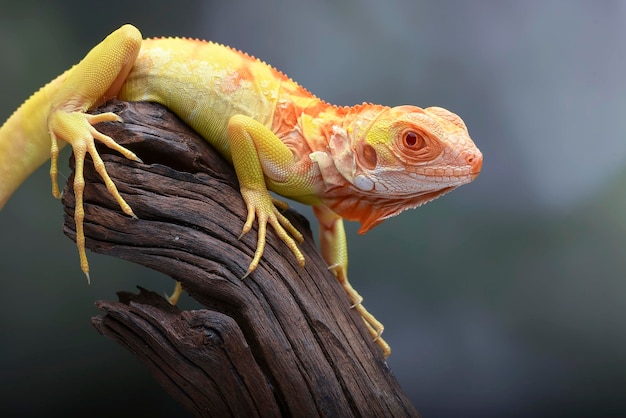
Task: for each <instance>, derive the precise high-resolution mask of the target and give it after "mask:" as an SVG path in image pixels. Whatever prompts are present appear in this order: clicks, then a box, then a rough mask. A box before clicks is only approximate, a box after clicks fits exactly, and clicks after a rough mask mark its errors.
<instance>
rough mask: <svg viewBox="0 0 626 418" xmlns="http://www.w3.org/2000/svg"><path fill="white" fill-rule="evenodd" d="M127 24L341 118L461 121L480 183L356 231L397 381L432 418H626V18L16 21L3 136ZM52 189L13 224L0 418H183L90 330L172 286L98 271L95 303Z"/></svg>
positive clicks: (561, 8)
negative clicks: (419, 111) (451, 117)
mask: <svg viewBox="0 0 626 418" xmlns="http://www.w3.org/2000/svg"><path fill="white" fill-rule="evenodd" d="M126 22H129V23H133V24H135V25H136V26H138V27H139V29H140V30H142V32H143V34H144V36H147V37H152V36H172V35H178V36H187V37H198V38H204V39H210V40H213V41H217V42H221V43H225V44H228V45H231V46H233V47H236V48H239V49H241V50H244V51H246V52H248V53H250V54H253V55H255V56H257V57H260V58H262V59H263V60H265V61H267V62H269V63H271V64H272V65H274V66H275V67H277V68H278V69H280V70H281V71H283V72H285V73H286V74H288V75H289V76H291V77H293V78H294V79H295V80H296V81H298V82H299V83H300V84H302V85H303V86H305V87H307V88H308V89H309V90H311V91H312V92H314V93H315V94H316V95H318V96H319V97H321V98H323V99H325V100H327V101H330V102H332V103H335V104H339V105H351V104H355V103H361V102H363V101H367V102H377V103H383V104H387V105H392V106H393V105H400V104H415V105H419V106H422V107H426V106H431V105H437V106H443V107H446V108H448V109H450V110H452V111H454V112H456V113H458V114H459V115H461V116H462V117H463V119H464V120H465V122H466V124H467V125H468V127H469V130H470V133H471V135H472V137H473V139H474V141H475V142H476V144H477V145H478V146H479V147H480V148H481V150H482V151H483V153H484V165H483V172H482V174H481V176H480V177H479V178H478V179H477V180H476V181H475V182H474V183H472V184H470V185H468V186H464V187H462V188H460V189H459V190H457V191H455V192H454V193H452V194H450V195H447V196H445V197H444V198H442V199H439V200H437V201H435V202H433V203H430V204H428V205H426V206H424V207H422V208H419V209H417V210H414V211H409V212H405V213H403V214H402V215H400V216H399V217H396V218H394V219H392V220H388V221H386V222H385V223H383V224H382V225H381V226H379V227H377V228H376V229H375V230H373V231H372V232H370V233H368V234H367V235H365V236H358V235H357V234H356V230H357V227H358V226H357V225H356V224H349V225H348V235H349V236H348V242H349V248H350V261H351V264H350V269H349V273H350V278H351V282H352V284H353V285H354V286H355V287H356V289H357V290H358V291H359V292H360V293H361V294H362V295H363V296H364V297H365V306H366V307H367V308H368V309H369V310H370V311H371V312H372V313H374V314H375V315H376V317H377V318H378V319H379V320H381V321H382V322H383V323H384V324H385V326H386V328H385V334H384V336H385V338H386V340H387V341H388V342H389V343H390V344H391V346H392V348H393V354H392V355H391V357H390V358H389V365H390V367H391V369H392V370H393V372H394V373H395V375H396V376H397V378H398V380H399V381H400V384H401V385H402V387H403V388H404V390H405V392H406V393H407V394H408V396H409V397H410V399H411V400H412V402H413V403H414V405H415V406H416V407H417V409H418V410H419V411H420V412H421V413H422V414H423V415H424V416H425V417H460V416H462V417H473V416H480V417H492V416H507V417H515V416H529V415H532V416H535V417H539V416H569V417H578V416H580V417H592V416H597V417H613V416H614V417H623V416H626V396H625V395H626V393H625V391H626V331H625V329H624V328H625V327H624V325H625V321H626V185H625V181H626V170H625V169H624V167H626V137H625V134H626V122H625V121H626V117H625V116H624V115H625V114H626V83H625V82H624V81H623V80H624V75H625V74H626V2H624V1H603V2H596V1H574V0H571V1H565V0H563V1H551V2H544V1H541V0H527V1H524V2H518V1H487V0H485V1H482V0H472V1H452V0H449V1H437V0H419V1H416V0H388V1H385V2H378V1H374V0H364V1H354V0H353V1H349V0H344V1H336V2H329V1H323V2H312V1H311V2H297V1H279V0H273V1H266V2H254V1H251V0H246V1H232V2H224V1H222V2H207V1H191V0H177V1H176V2H172V1H157V0H152V1H151V2H150V3H145V4H144V5H143V6H140V5H135V4H134V3H133V2H127V1H119V0H107V1H106V2H100V3H97V2H96V3H89V2H84V1H80V2H79V1H75V0H71V1H70V0H65V1H63V2H41V3H40V4H39V3H37V2H33V1H29V0H21V1H6V0H2V1H0V57H1V58H0V90H1V91H2V94H1V95H0V120H3V119H5V118H6V117H8V116H9V115H10V114H11V113H12V112H13V110H14V109H15V108H17V106H18V105H19V104H20V103H21V102H22V101H23V100H25V99H26V98H27V97H28V96H29V95H30V94H31V93H32V92H34V91H35V90H37V89H38V88H39V87H40V86H41V85H43V84H44V83H46V82H48V81H49V80H50V79H52V78H53V77H55V76H56V75H58V74H60V73H61V72H62V71H63V70H65V69H66V68H68V67H69V66H70V65H71V64H73V63H75V62H78V61H79V60H80V58H82V56H83V55H84V54H85V53H86V52H87V51H88V50H89V49H90V48H91V47H92V46H94V45H95V44H96V43H97V42H99V41H100V40H102V39H103V38H104V37H105V36H106V35H107V34H108V33H110V32H111V31H112V30H114V29H116V28H117V27H119V26H120V25H121V24H122V23H126ZM67 156H68V153H67V152H66V153H65V154H64V158H63V159H62V160H61V162H60V167H61V180H62V181H64V180H65V178H67V176H69V174H70V170H69V168H68V167H67ZM48 170H49V166H48V165H47V164H46V165H45V166H44V167H42V168H41V169H40V170H39V171H38V172H37V173H36V174H35V175H33V176H32V177H31V178H30V179H29V180H28V181H27V182H26V183H25V184H24V186H23V187H22V188H21V189H20V190H19V191H18V192H17V193H16V194H15V195H14V196H13V197H12V199H11V200H10V201H9V202H8V204H7V205H6V206H5V208H4V209H3V211H2V212H1V213H0V231H1V232H0V278H1V283H2V288H3V297H2V303H1V304H0V415H2V416H61V415H62V416H85V415H87V416H92V417H97V416H120V417H121V416H130V415H134V416H152V417H161V416H162V417H165V416H168V417H169V416H184V415H185V411H183V410H182V408H181V407H180V406H178V404H176V403H175V402H174V401H172V400H171V399H170V398H169V397H168V396H167V395H166V394H165V392H164V391H163V390H161V388H160V387H159V386H158V385H157V384H156V383H155V382H153V381H152V379H151V377H150V375H149V373H148V372H147V370H146V369H145V368H144V367H143V366H142V365H141V364H139V363H138V362H137V361H136V360H135V359H134V357H133V356H132V355H131V354H129V353H128V352H126V351H125V350H124V349H123V348H121V347H120V346H118V345H117V344H116V343H114V342H112V341H110V340H108V339H105V338H102V337H101V336H100V335H99V334H98V333H97V332H96V331H95V329H94V328H93V327H92V326H91V325H90V317H91V316H93V315H97V314H98V311H97V310H96V309H95V307H94V301H96V300H98V299H115V292H116V291H118V290H131V291H132V290H134V289H135V286H136V285H142V286H145V287H147V288H149V289H152V290H155V291H159V292H165V291H170V290H171V284H172V283H171V281H170V280H169V279H167V278H165V277H163V276H161V275H159V274H157V273H155V272H152V271H149V270H147V269H145V268H142V267H139V266H136V265H133V264H131V263H128V262H124V261H121V260H117V259H113V258H109V257H104V256H99V255H97V254H90V255H89V260H90V262H91V269H92V284H91V285H90V286H88V285H87V283H86V281H85V279H84V276H83V275H82V273H81V272H80V269H79V265H78V256H77V252H76V249H75V245H74V243H73V242H72V241H70V240H69V239H68V238H67V237H65V236H64V235H63V233H62V232H61V225H62V208H61V204H60V203H59V202H57V201H55V200H54V199H53V198H52V196H51V194H50V184H49V176H48ZM0 181H2V180H1V179H0ZM303 211H304V212H305V214H307V215H309V216H310V214H311V212H310V211H309V210H308V209H307V210H303ZM184 303H187V302H183V306H185V305H184Z"/></svg>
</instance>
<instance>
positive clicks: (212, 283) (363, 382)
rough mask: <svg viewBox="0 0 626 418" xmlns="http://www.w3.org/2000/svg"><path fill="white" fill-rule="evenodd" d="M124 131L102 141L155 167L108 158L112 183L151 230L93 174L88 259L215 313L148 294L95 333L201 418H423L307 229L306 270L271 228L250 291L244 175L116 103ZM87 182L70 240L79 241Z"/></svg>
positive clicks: (148, 107)
mask: <svg viewBox="0 0 626 418" xmlns="http://www.w3.org/2000/svg"><path fill="white" fill-rule="evenodd" d="M98 111H113V112H115V113H117V114H119V115H120V116H121V117H122V118H123V119H124V122H125V123H124V124H120V123H102V124H99V125H98V129H99V130H100V131H101V132H103V133H105V134H107V135H110V136H111V137H113V138H115V140H116V141H117V142H118V143H120V144H122V145H124V146H126V147H128V148H129V149H131V150H133V151H134V152H136V153H137V154H138V155H139V156H140V158H142V159H143V161H144V164H140V163H135V162H133V161H129V160H126V159H124V158H123V157H120V156H118V155H116V154H115V153H113V152H112V151H110V150H108V149H106V148H103V147H100V148H99V150H100V152H101V155H102V158H103V160H104V162H105V165H106V167H107V171H108V173H109V175H110V176H111V178H112V179H113V181H114V182H115V184H116V185H117V187H118V189H119V191H120V193H121V194H122V195H123V196H124V198H125V199H126V201H127V202H128V203H129V204H130V206H131V207H132V208H133V211H134V212H135V214H136V215H137V217H138V218H139V219H131V218H129V217H128V216H125V215H124V214H122V212H121V211H120V209H119V207H118V206H117V204H116V203H115V202H114V201H113V200H112V198H111V197H110V195H109V193H108V192H107V190H106V188H105V187H104V185H103V183H102V181H101V179H100V178H99V176H98V175H97V174H96V173H95V172H94V170H93V166H92V165H91V163H88V164H86V167H85V179H86V183H87V184H86V187H85V234H86V237H87V247H88V248H90V249H92V250H93V251H95V252H98V253H103V254H108V255H113V256H116V257H120V258H124V259H127V260H131V261H133V262H136V263H139V264H142V265H144V266H147V267H150V268H152V269H154V270H157V271H160V272H163V273H165V274H167V275H169V276H170V277H172V278H173V279H175V280H178V281H181V282H182V283H183V286H184V288H185V291H186V292H188V293H189V294H190V295H191V296H192V297H193V298H194V299H196V300H197V301H198V302H200V303H201V304H202V305H203V306H204V307H206V309H202V310H197V311H188V312H180V310H179V309H178V308H177V307H173V306H170V305H169V304H168V303H167V302H166V301H165V300H164V299H163V298H162V297H160V296H158V295H156V294H154V293H151V292H148V291H145V290H141V292H140V294H139V295H132V294H129V293H120V294H119V297H120V301H119V302H98V304H97V305H98V307H99V308H100V309H102V310H103V311H104V312H105V313H106V314H105V315H104V316H103V317H96V318H94V319H93V323H94V325H95V326H96V328H97V329H98V330H99V331H100V332H101V333H102V334H103V335H106V336H109V337H111V338H113V339H114V340H116V341H118V342H119V343H121V344H122V345H124V346H126V347H127V348H128V349H129V350H131V351H132V352H133V353H134V354H135V355H136V356H137V357H138V358H139V359H140V360H141V361H142V362H143V363H144V364H146V365H147V366H148V367H149V369H150V370H151V372H152V374H153V375H154V377H155V378H156V379H157V380H158V381H159V382H160V384H161V385H162V386H163V387H164V388H165V389H166V390H167V391H168V392H169V393H170V394H171V395H172V396H173V397H174V398H175V399H177V400H178V401H179V402H181V403H182V404H183V405H184V406H185V407H186V408H187V409H189V410H190V411H192V412H193V413H194V414H196V415H197V416H281V415H282V416H342V417H343V416H395V417H398V416H418V413H417V411H416V410H415V409H414V407H413V406H412V405H411V403H410V402H409V400H408V399H407V397H406V396H405V395H404V394H403V393H402V390H401V388H400V387H399V385H398V383H397V381H396V380H395V378H394V377H393V375H392V374H391V372H390V370H389V369H388V367H387V365H386V363H385V362H384V360H383V358H382V355H381V352H380V350H379V348H378V347H377V346H376V345H375V344H374V343H373V342H372V341H371V337H370V336H369V334H368V332H367V330H366V328H365V325H364V323H363V321H362V319H361V318H360V317H359V316H358V314H357V313H356V312H354V310H352V309H350V308H349V306H350V302H349V300H348V297H347V296H346V295H345V293H344V291H343V289H342V288H341V286H340V285H339V283H338V282H337V280H336V279H335V278H334V277H333V275H332V273H330V272H329V271H328V269H327V267H326V265H325V263H324V261H323V260H322V258H321V257H320V255H319V253H318V252H317V250H316V249H315V246H314V243H313V239H312V238H311V234H310V230H309V228H308V224H307V223H306V220H305V219H304V218H302V217H301V216H299V215H297V214H296V213H295V212H293V211H288V213H287V216H288V217H289V219H290V220H291V221H292V222H293V223H294V225H295V226H296V227H297V228H298V229H299V230H300V231H303V232H304V233H305V235H306V238H305V242H304V243H303V244H302V246H301V249H302V251H303V254H304V255H305V257H306V260H307V264H306V266H305V267H304V268H301V267H299V266H298V264H297V262H296V260H295V258H294V257H293V255H292V254H291V252H290V251H289V250H288V249H287V247H286V246H285V245H284V243H283V242H282V241H280V240H279V239H278V238H277V237H276V236H275V234H274V233H273V231H272V230H271V228H268V238H267V246H266V250H265V253H264V255H263V258H262V261H261V263H260V265H259V267H258V268H257V270H256V271H255V272H254V273H253V274H251V275H250V276H249V277H247V278H246V279H245V280H241V277H242V276H243V275H244V273H245V272H246V269H247V266H248V263H249V262H250V260H251V259H252V256H253V254H254V250H255V248H256V230H253V231H251V232H250V233H249V234H247V235H246V236H244V237H243V238H242V239H241V240H240V239H238V236H239V234H240V232H241V228H242V226H243V223H244V221H245V218H246V209H245V205H244V203H243V200H242V199H241V195H240V193H239V186H238V184H237V179H236V176H235V174H234V170H233V168H232V167H231V166H230V164H228V163H227V162H225V161H224V160H223V159H222V158H221V157H220V156H219V155H218V154H217V153H216V152H215V151H214V150H213V149H212V148H211V147H210V146H209V145H208V144H207V143H206V142H205V141H204V140H203V139H202V138H200V137H199V136H198V135H197V134H195V133H194V132H193V131H191V130H190V129H189V128H188V127H187V126H186V125H185V124H183V123H182V122H181V121H180V120H178V119H177V118H176V117H175V116H174V115H173V114H172V113H170V112H169V111H168V110H167V109H166V108H164V107H162V106H159V105H156V104H148V103H125V102H113V103H110V104H108V105H107V106H105V107H104V108H101V109H99V110H98ZM72 182H73V178H70V179H69V180H68V183H67V185H66V187H65V190H64V197H63V203H64V205H65V225H64V232H65V233H66V234H67V235H68V236H70V237H71V238H72V239H75V225H74V219H73V212H74V195H73V191H72V188H71V185H72Z"/></svg>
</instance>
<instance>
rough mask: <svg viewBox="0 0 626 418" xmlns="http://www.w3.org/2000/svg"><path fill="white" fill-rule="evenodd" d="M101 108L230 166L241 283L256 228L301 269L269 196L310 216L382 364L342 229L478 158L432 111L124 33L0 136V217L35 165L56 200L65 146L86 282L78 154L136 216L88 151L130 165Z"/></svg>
mask: <svg viewBox="0 0 626 418" xmlns="http://www.w3.org/2000/svg"><path fill="white" fill-rule="evenodd" d="M111 98H118V99H121V100H127V101H150V102H157V103H160V104H162V105H165V106H167V107H168V108H169V109H171V110H172V111H173V112H175V113H176V114H177V115H178V116H179V117H180V118H181V119H182V120H183V121H185V122H186V123H187V124H189V125H190V126H191V127H192V128H193V129H195V130H196V131H197V132H198V133H199V134H200V135H202V137H204V138H205V139H206V140H207V141H208V142H209V143H210V144H211V145H212V146H214V147H215V148H216V149H217V150H218V151H219V152H220V153H221V154H222V155H223V156H224V157H225V158H226V159H227V160H228V161H229V162H231V163H232V164H233V165H234V168H235V171H236V173H237V177H238V179H239V182H240V188H241V194H242V196H243V200H244V201H245V204H246V206H247V211H248V216H247V220H246V222H245V224H244V225H243V229H242V235H243V234H246V233H247V232H249V231H250V230H251V228H252V226H253V224H254V221H255V220H256V222H257V225H258V232H257V248H256V252H255V254H254V257H253V258H252V261H251V262H250V264H249V265H248V268H247V272H246V273H245V275H244V277H245V276H247V275H249V274H250V273H252V272H253V271H254V270H255V268H256V267H257V265H258V263H259V261H260V259H261V256H262V255H263V250H264V247H265V236H266V228H267V224H269V225H271V227H272V228H273V229H274V231H275V232H276V233H277V235H278V236H279V237H280V239H281V240H282V241H283V242H284V243H285V244H286V246H287V247H288V249H289V251H291V252H292V253H293V255H294V256H295V257H296V259H297V260H298V263H299V264H300V265H303V264H304V257H303V255H302V254H301V252H300V250H299V249H298V245H297V243H298V242H301V241H302V240H303V237H302V235H301V234H300V232H298V231H297V230H296V228H295V227H293V226H292V225H291V223H290V222H289V221H288V220H287V219H286V218H285V217H284V216H283V215H282V214H281V209H283V208H285V207H286V204H285V203H283V202H280V201H278V200H276V199H274V198H272V196H271V195H270V194H269V192H268V190H270V191H273V192H276V193H278V194H279V195H282V196H285V197H287V198H290V199H293V200H296V201H298V202H302V203H305V204H308V205H312V206H313V209H314V213H315V216H316V217H317V219H318V220H319V223H320V246H321V251H322V255H323V257H324V259H325V260H326V262H327V263H328V265H329V266H330V267H329V268H330V269H331V270H332V271H333V272H334V274H335V276H336V277H337V279H338V280H339V281H340V282H341V284H342V286H343V287H344V289H345V290H346V292H347V293H348V295H349V297H350V300H351V302H352V304H353V307H354V308H355V309H357V310H358V312H359V313H360V314H361V316H362V317H363V319H364V320H365V322H366V323H367V325H368V327H369V330H370V332H371V333H372V335H373V336H374V337H375V339H376V340H377V342H378V344H379V345H380V347H381V348H382V350H383V352H384V354H385V356H387V355H389V353H390V348H389V346H388V345H387V344H386V343H385V341H384V340H383V339H382V338H381V333H382V331H383V326H382V324H381V323H380V322H378V321H377V320H376V319H375V318H374V317H373V316H372V315H371V314H369V313H368V312H367V311H366V310H365V308H364V307H363V306H362V305H361V301H362V298H361V296H360V295H359V294H358V293H357V292H356V291H355V290H354V289H353V288H352V286H351V285H350V283H349V282H348V279H347V273H346V272H347V267H348V257H347V247H346V236H345V232H344V227H343V219H347V220H351V221H360V222H361V228H360V229H359V233H361V234H362V233H365V232H367V231H368V230H370V229H371V228H373V227H374V226H375V225H377V224H379V223H380V222H382V221H383V220H384V219H387V218H389V217H392V216H395V215H397V214H398V213H400V212H402V211H404V210H405V209H409V208H415V207H417V206H420V205H422V204H424V203H426V202H428V201H431V200H433V199H435V198H437V197H439V196H441V195H443V194H445V193H447V192H449V191H451V190H453V189H455V188H456V187H458V186H461V185H463V184H466V183H469V182H471V181H472V180H474V179H475V178H476V177H477V176H478V174H479V172H480V170H481V167H482V154H481V152H480V151H479V150H478V148H477V147H476V146H475V145H474V143H473V142H472V140H471V139H470V137H469V134H468V131H467V128H466V126H465V124H464V123H463V121H462V120H461V118H459V117H458V116H457V115H455V114H454V113H451V112H449V111H447V110H445V109H443V108H440V107H429V108H425V109H422V108H419V107H415V106H397V107H387V106H381V105H375V104H365V103H364V104H361V105H356V106H353V107H340V106H334V105H331V104H328V103H326V102H324V101H322V100H320V99H319V98H317V97H315V96H314V95H312V94H311V93H309V92H308V91H307V90H305V89H304V88H302V87H301V86H300V85H298V84H297V83H295V82H294V81H292V80H291V79H289V78H288V77H287V76H285V75H284V74H282V73H281V72H279V71H277V70H276V69H274V68H273V67H271V66H269V65H267V64H265V63H264V62H262V61H260V60H257V59H255V58H253V57H251V56H249V55H247V54H245V53H243V52H240V51H237V50H234V49H231V48H229V47H226V46H223V45H220V44H217V43H212V42H206V41H200V40H194V39H186V38H158V39H145V40H143V39H142V36H141V33H140V32H139V30H138V29H137V28H135V27H134V26H132V25H124V26H122V27H121V28H119V29H118V30H116V31H114V32H113V33H111V34H110V35H109V36H107V37H106V38H105V39H104V40H103V41H102V42H101V43H99V44H98V45H96V46H95V47H94V48H93V49H92V50H91V51H90V52H89V53H88V54H87V55H86V56H85V57H84V58H83V60H82V61H80V63H78V64H77V65H75V66H73V67H72V68H70V69H69V70H67V71H66V72H64V73H63V74H61V75H60V76H58V77H57V78H55V79H54V80H52V81H51V82H50V83H48V84H47V85H45V86H44V87H42V88H41V89H40V90H39V91H37V92H36V93H34V94H33V95H32V96H31V97H30V98H29V99H28V100H26V101H25V102H24V103H23V104H22V105H21V106H20V107H19V108H18V109H17V110H16V111H15V112H14V113H13V114H12V115H11V116H10V117H9V119H8V120H7V121H6V122H5V123H4V124H3V125H2V127H1V128H0V209H1V208H2V207H3V206H4V204H5V203H6V202H7V200H8V199H9V197H10V196H11V194H12V193H13V192H14V191H15V190H16V189H17V187H18V186H19V185H20V184H21V183H22V182H24V180H25V179H26V178H27V177H28V176H29V175H30V174H31V173H32V172H33V171H34V170H35V169H36V168H37V167H39V166H40V165H41V164H43V163H44V162H45V161H46V160H47V159H50V160H51V166H50V177H51V180H52V194H53V195H54V196H55V197H59V195H60V193H59V188H58V185H57V160H58V155H59V149H60V148H61V147H62V146H64V145H65V144H66V143H68V144H70V145H71V146H72V148H73V151H74V156H75V161H76V168H75V177H74V184H73V187H74V192H75V194H76V207H75V222H76V244H77V246H78V252H79V258H80V265H81V268H82V270H83V272H84V273H85V274H86V275H87V277H88V278H89V264H88V262H87V256H86V253H85V236H84V231H83V219H84V208H83V190H84V185H85V181H84V177H83V165H84V161H85V156H86V154H90V155H91V158H92V160H93V162H94V166H95V169H96V170H97V172H98V173H99V174H100V176H101V177H102V179H103V180H104V182H105V184H106V187H107V189H108V191H109V192H110V193H111V195H112V196H113V197H114V198H115V200H116V201H117V203H118V204H119V206H120V208H121V209H122V211H123V212H124V213H125V214H127V215H129V216H133V217H134V216H135V215H134V214H133V211H132V209H131V208H130V206H129V205H128V204H127V203H126V202H125V201H124V198H123V197H122V196H121V195H120V194H119V192H118V190H117V188H116V187H115V184H114V183H113V182H112V181H111V179H110V178H109V176H108V174H107V170H106V167H105V166H104V164H103V162H102V160H101V158H100V156H99V155H98V152H97V150H96V148H95V141H100V142H102V143H103V144H105V145H106V146H108V147H110V148H112V149H114V150H116V151H118V152H119V153H121V154H122V155H124V156H125V157H126V158H128V159H131V160H135V161H138V162H141V160H140V158H139V157H138V156H137V155H135V154H134V153H133V152H131V151H130V150H128V149H126V148H124V147H122V146H120V145H119V144H117V143H116V142H115V139H114V138H110V137H108V136H106V135H103V134H101V133H100V132H98V130H97V128H96V127H95V125H97V124H98V123H100V122H104V121H121V119H120V117H118V116H116V115H115V114H113V113H103V114H97V115H90V114H86V113H85V112H86V111H87V110H89V109H92V108H94V107H96V106H98V105H100V104H102V103H104V102H105V101H106V100H108V99H111ZM181 292H182V287H181V286H180V284H178V285H177V287H176V290H175V292H174V294H173V295H172V296H171V298H170V300H171V301H172V302H173V303H175V302H176V301H177V300H178V297H179V296H180V293H181Z"/></svg>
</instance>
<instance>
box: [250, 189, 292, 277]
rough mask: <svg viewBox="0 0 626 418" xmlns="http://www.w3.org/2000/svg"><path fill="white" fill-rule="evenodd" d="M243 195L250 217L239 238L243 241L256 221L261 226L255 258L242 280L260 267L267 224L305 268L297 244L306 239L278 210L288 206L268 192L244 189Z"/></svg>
mask: <svg viewBox="0 0 626 418" xmlns="http://www.w3.org/2000/svg"><path fill="white" fill-rule="evenodd" d="M241 194H242V195H243V198H244V201H245V202H246V206H247V209H248V217H247V219H246V223H245V224H244V226H243V229H242V231H241V235H240V236H239V238H240V239H241V237H243V236H244V235H245V234H247V233H248V232H250V230H251V229H252V225H253V224H254V220H255V219H256V220H257V222H258V225H259V228H258V235H257V247H256V250H255V252H254V257H253V258H252V261H251V262H250V265H249V266H248V270H247V272H246V274H244V276H243V277H242V279H245V278H246V277H248V275H250V273H252V272H253V271H254V270H255V269H256V268H257V267H258V265H259V261H260V260H261V256H262V255H263V251H264V250H265V240H266V234H267V224H270V225H271V226H272V227H273V228H274V231H276V234H277V235H278V237H279V238H280V239H281V240H282V241H283V242H284V243H285V244H286V245H287V247H289V249H290V250H291V252H292V253H293V255H294V256H295V257H296V260H298V264H299V265H300V266H304V256H303V255H302V252H300V249H299V248H298V245H297V243H302V241H303V240H304V237H303V236H302V234H301V233H300V231H298V230H297V229H296V228H295V227H294V226H293V225H292V224H291V222H289V220H288V219H287V218H286V217H285V216H284V215H283V214H282V213H280V211H279V209H278V208H281V209H286V208H287V207H288V205H287V204H286V203H284V202H282V201H280V200H277V199H273V198H272V197H271V196H270V194H269V193H268V192H267V190H262V191H259V190H251V189H244V188H243V187H242V190H241ZM296 242H297V243H296Z"/></svg>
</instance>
